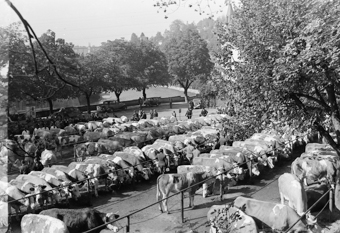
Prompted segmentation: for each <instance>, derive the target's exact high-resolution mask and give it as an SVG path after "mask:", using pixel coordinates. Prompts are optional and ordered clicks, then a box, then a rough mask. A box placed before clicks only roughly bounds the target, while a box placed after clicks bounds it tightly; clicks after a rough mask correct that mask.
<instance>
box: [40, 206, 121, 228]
mask: <svg viewBox="0 0 340 233" xmlns="http://www.w3.org/2000/svg"><path fill="white" fill-rule="evenodd" d="M40 215H47V216H51V217H54V218H57V219H59V220H61V221H63V222H64V223H65V225H66V227H67V229H68V230H69V232H70V233H73V232H74V233H78V232H84V231H88V230H91V229H93V228H95V227H98V226H101V225H103V224H105V223H108V222H112V221H114V220H116V219H117V218H119V215H116V214H113V213H102V212H99V211H98V210H96V209H91V208H85V209H57V208H53V209H49V210H43V211H41V212H40ZM107 228H109V229H110V230H112V231H113V232H117V231H118V227H116V226H113V225H111V224H108V225H107ZM102 229H105V226H103V227H100V228H98V229H97V230H95V231H92V232H100V230H102Z"/></svg>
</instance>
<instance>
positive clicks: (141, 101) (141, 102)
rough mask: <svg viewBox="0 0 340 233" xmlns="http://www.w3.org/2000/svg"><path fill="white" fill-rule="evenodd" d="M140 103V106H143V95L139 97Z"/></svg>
mask: <svg viewBox="0 0 340 233" xmlns="http://www.w3.org/2000/svg"><path fill="white" fill-rule="evenodd" d="M138 103H139V107H142V104H143V100H142V98H141V97H139V99H138Z"/></svg>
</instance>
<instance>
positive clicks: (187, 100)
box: [184, 87, 189, 103]
mask: <svg viewBox="0 0 340 233" xmlns="http://www.w3.org/2000/svg"><path fill="white" fill-rule="evenodd" d="M188 89H189V88H185V87H184V96H185V103H188V102H189V96H188Z"/></svg>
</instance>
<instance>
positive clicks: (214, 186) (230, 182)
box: [177, 165, 236, 198]
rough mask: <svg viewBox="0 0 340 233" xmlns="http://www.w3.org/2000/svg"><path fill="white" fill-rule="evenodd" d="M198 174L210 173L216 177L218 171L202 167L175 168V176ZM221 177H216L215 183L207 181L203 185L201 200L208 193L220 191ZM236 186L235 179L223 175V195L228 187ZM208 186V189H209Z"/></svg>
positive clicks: (228, 175) (185, 166)
mask: <svg viewBox="0 0 340 233" xmlns="http://www.w3.org/2000/svg"><path fill="white" fill-rule="evenodd" d="M188 172H193V173H200V172H211V173H212V174H213V175H218V172H219V171H218V170H217V169H216V168H215V167H209V166H202V165H180V166H178V167H177V174H182V173H188ZM220 182H221V176H217V177H216V181H215V182H212V180H209V181H208V182H207V183H203V193H202V194H203V198H205V197H207V195H209V194H210V193H212V194H216V190H218V191H220V186H219V185H220ZM235 185H236V179H235V178H234V177H232V176H231V175H230V174H229V173H227V174H226V175H225V174H224V175H223V193H225V192H226V191H227V190H228V189H229V187H232V186H235ZM209 186H210V187H209Z"/></svg>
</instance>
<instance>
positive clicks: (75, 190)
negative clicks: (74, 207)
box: [28, 171, 80, 201]
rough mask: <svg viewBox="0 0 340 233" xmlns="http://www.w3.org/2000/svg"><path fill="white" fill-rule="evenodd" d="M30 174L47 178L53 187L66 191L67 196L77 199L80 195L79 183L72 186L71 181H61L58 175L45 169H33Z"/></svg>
mask: <svg viewBox="0 0 340 233" xmlns="http://www.w3.org/2000/svg"><path fill="white" fill-rule="evenodd" d="M60 172H61V171H60ZM28 175H32V176H37V177H40V178H42V179H44V180H46V181H47V182H48V183H49V184H50V185H51V187H53V188H56V187H57V188H58V190H59V191H60V192H64V193H65V196H67V197H72V198H74V199H75V200H76V201H77V200H78V198H79V197H80V193H79V187H78V185H77V184H74V185H72V186H71V185H70V184H71V183H69V182H67V181H66V182H65V181H60V180H59V178H58V177H56V176H54V175H52V174H49V173H46V172H44V171H32V172H30V173H29V174H28ZM69 185H70V186H69Z"/></svg>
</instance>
